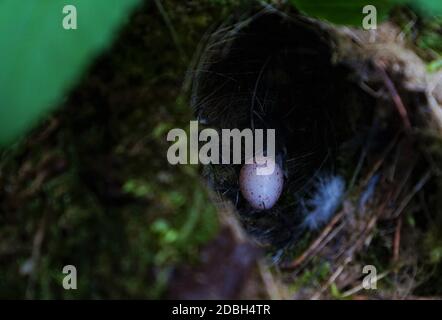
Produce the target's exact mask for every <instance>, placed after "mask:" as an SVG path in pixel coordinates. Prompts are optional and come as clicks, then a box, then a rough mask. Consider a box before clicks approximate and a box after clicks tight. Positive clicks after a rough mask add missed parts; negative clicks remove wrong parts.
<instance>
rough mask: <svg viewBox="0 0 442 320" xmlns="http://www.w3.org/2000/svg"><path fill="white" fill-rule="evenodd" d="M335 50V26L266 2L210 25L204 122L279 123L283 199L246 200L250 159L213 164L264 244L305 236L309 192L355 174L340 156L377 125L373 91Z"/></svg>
mask: <svg viewBox="0 0 442 320" xmlns="http://www.w3.org/2000/svg"><path fill="white" fill-rule="evenodd" d="M332 50H333V49H332V45H331V40H330V39H329V37H328V36H327V34H326V33H325V32H321V31H320V30H318V29H317V28H316V29H315V28H314V27H313V26H312V25H311V24H309V22H308V21H306V20H303V19H302V18H299V17H297V18H296V17H295V18H294V17H289V16H287V15H284V14H282V13H280V12H277V11H268V10H264V11H259V12H257V13H254V14H251V15H249V16H248V17H247V18H244V16H241V17H239V18H238V19H237V20H236V21H235V18H232V21H228V22H226V25H222V26H221V27H220V28H219V29H217V30H216V31H215V32H214V33H212V34H210V36H209V37H208V41H207V44H206V48H205V50H204V52H203V54H202V56H201V60H200V63H199V64H198V67H197V69H196V72H195V82H194V90H193V96H192V105H193V107H194V108H195V113H196V116H197V118H198V120H199V121H200V123H202V124H204V125H206V126H209V127H213V128H216V129H218V130H220V129H223V128H224V129H225V128H229V129H232V128H239V129H244V128H251V129H252V130H253V129H257V128H262V129H269V128H272V129H275V132H276V154H277V159H282V161H281V162H282V167H283V169H284V171H285V175H286V179H285V184H284V191H283V195H282V197H281V199H280V200H279V201H278V203H277V205H275V206H274V207H273V208H271V209H269V210H264V211H257V210H254V209H253V208H251V207H250V206H249V205H248V204H247V201H245V200H244V199H243V197H242V196H241V194H240V192H239V187H238V176H239V170H240V168H241V165H212V166H211V168H210V169H209V170H206V173H207V175H208V177H209V181H210V182H211V184H212V186H213V188H214V189H215V190H216V191H217V192H219V193H220V194H222V195H223V196H225V197H226V198H228V199H230V200H231V201H232V202H233V203H234V204H235V205H236V207H237V209H238V212H239V213H240V217H241V219H242V220H243V222H244V226H245V227H246V229H247V230H248V231H249V232H250V233H252V234H253V235H254V236H255V237H256V238H257V239H259V240H260V241H262V242H263V243H266V244H272V245H275V246H277V247H282V246H285V245H287V244H289V243H291V242H292V241H293V240H296V238H297V237H298V236H299V232H295V231H296V230H297V229H298V228H297V226H298V225H299V224H300V221H301V220H302V218H303V211H305V210H304V209H305V208H303V206H300V204H301V203H302V201H301V199H303V198H305V197H308V196H309V195H310V196H311V195H312V193H314V192H315V191H314V190H312V189H314V188H315V186H316V185H317V181H318V179H320V177H321V176H330V175H335V174H337V173H339V174H343V175H346V174H347V173H351V172H346V171H348V169H349V168H346V167H341V166H340V164H339V162H340V161H342V159H340V157H341V156H342V155H343V154H344V155H345V157H346V158H352V156H353V155H354V156H357V150H358V149H357V147H358V146H360V145H361V144H362V143H364V141H365V140H366V138H367V135H368V134H369V127H370V123H369V121H370V120H369V119H371V118H372V115H371V114H372V113H373V106H374V101H373V98H372V97H371V96H369V95H368V94H366V93H365V92H364V91H362V90H361V89H359V88H358V87H357V86H356V85H355V84H354V83H353V82H351V81H350V80H349V70H348V69H347V68H346V67H345V66H344V65H333V64H332V54H333V52H332ZM356 113H357V114H356ZM355 117H356V119H355Z"/></svg>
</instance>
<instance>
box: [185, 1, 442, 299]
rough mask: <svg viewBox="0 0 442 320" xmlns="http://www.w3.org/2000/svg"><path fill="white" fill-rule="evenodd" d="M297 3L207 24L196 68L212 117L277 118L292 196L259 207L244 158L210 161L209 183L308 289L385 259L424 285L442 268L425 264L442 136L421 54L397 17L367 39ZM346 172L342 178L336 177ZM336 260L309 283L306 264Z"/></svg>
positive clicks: (404, 278) (238, 122)
mask: <svg viewBox="0 0 442 320" xmlns="http://www.w3.org/2000/svg"><path fill="white" fill-rule="evenodd" d="M291 11H292V12H291V13H292V14H291V13H290V10H289V11H285V13H281V12H279V11H278V10H274V9H269V8H265V9H259V10H252V11H251V12H248V13H246V14H239V15H233V16H231V17H230V19H229V20H228V21H225V22H224V23H223V24H222V25H221V26H219V27H218V28H216V29H215V30H214V31H213V30H212V32H211V33H210V34H208V35H207V36H206V37H205V39H204V41H203V45H202V47H203V49H202V50H201V52H200V53H199V54H198V63H196V64H195V65H196V66H195V67H193V71H194V72H192V76H193V78H192V80H193V89H192V97H191V99H192V100H191V104H192V107H193V108H194V112H195V116H196V117H197V119H198V120H199V122H200V124H201V125H204V126H207V127H211V128H215V129H217V130H221V129H225V128H229V129H232V128H239V129H244V128H251V129H252V130H253V129H257V128H263V129H269V128H273V129H275V131H276V140H277V142H276V156H277V160H278V159H279V160H281V161H280V163H281V164H282V167H283V169H284V172H285V181H284V187H283V192H282V195H281V198H280V199H279V200H278V202H277V203H276V205H275V206H274V207H272V208H271V209H268V210H261V211H259V210H256V209H253V208H252V207H251V206H250V205H249V204H248V203H247V201H246V200H245V199H244V198H243V196H242V195H241V192H240V190H239V173H240V169H241V165H222V164H220V165H209V166H206V168H205V170H204V175H205V177H206V179H207V181H208V184H209V186H210V187H211V188H212V189H213V190H214V191H215V194H216V195H217V196H216V197H215V198H216V199H218V201H219V203H220V204H223V203H225V201H226V200H227V201H230V202H231V203H233V205H234V206H235V207H236V212H237V213H238V214H237V216H238V217H239V220H240V221H241V223H242V225H243V226H244V228H245V230H247V232H248V233H249V234H250V235H251V238H252V239H254V241H256V242H257V243H259V245H261V246H264V247H266V248H267V252H269V253H270V256H271V257H272V259H273V262H276V263H277V265H278V266H280V267H281V268H283V269H286V270H288V271H290V272H289V273H288V274H287V277H288V278H289V279H290V281H291V282H292V283H293V281H294V282H295V283H298V284H300V282H299V281H301V282H302V288H303V290H301V291H302V292H300V293H299V295H300V296H299V297H306V296H309V297H311V296H315V297H316V298H318V297H321V296H322V295H323V294H324V292H325V291H326V290H328V289H329V287H330V284H331V283H334V285H337V288H339V290H342V292H347V294H351V293H354V292H352V291H351V289H350V288H351V283H353V281H354V280H355V279H359V278H360V277H361V273H360V270H361V269H362V266H363V265H365V264H367V263H374V261H375V262H376V263H378V264H377V265H378V266H379V265H381V266H383V267H381V269H382V268H384V267H385V269H384V270H383V271H385V272H386V273H385V274H390V272H392V273H393V274H394V277H393V279H391V281H392V283H394V288H395V289H394V290H396V291H395V294H398V295H403V296H405V295H407V294H410V293H412V292H418V291H414V289H416V288H419V286H420V285H422V284H423V283H428V281H431V279H432V277H433V276H432V275H434V274H437V271H436V270H437V268H438V267H434V265H433V266H432V267H431V268H433V269H431V270H432V271H431V272H430V271H429V269H428V268H427V266H428V265H426V262H428V259H430V258H429V256H430V255H431V253H430V252H429V249H428V250H427V249H425V246H427V248H428V242H429V241H430V240H429V238H431V239H433V240H434V238H438V237H439V236H436V234H439V233H438V232H436V233H434V234H433V235H432V236H431V237H430V236H429V230H430V229H436V230H437V229H438V228H439V227H436V226H440V223H439V222H438V221H439V220H440V218H438V217H440V212H439V211H440V209H439V206H438V204H437V200H436V199H437V197H438V195H440V178H439V174H438V172H439V168H438V165H437V163H438V159H440V158H438V157H439V155H437V154H435V153H434V152H433V151H434V150H436V149H435V148H432V147H430V146H431V145H432V144H433V143H436V145H438V146H440V144H439V143H440V139H438V138H436V139H434V137H435V136H437V135H434V130H433V129H432V128H431V125H429V123H430V122H431V120H430V118H431V115H430V113H431V112H430V110H429V107H428V105H429V104H428V101H427V98H428V97H427V95H426V91H425V89H424V88H422V87H419V86H417V87H413V85H410V83H413V81H415V82H418V80H416V79H410V78H409V77H408V76H409V74H412V76H413V77H416V78H418V74H420V71H421V69H420V68H421V65H420V64H421V63H420V62H419V63H415V60H416V61H420V60H419V59H418V58H415V56H414V55H413V54H411V53H409V51H407V49H404V47H401V48H399V47H400V46H401V45H402V44H401V45H397V43H395V42H394V43H393V42H392V41H391V38H394V39H398V36H397V33H395V32H396V31H395V29H394V28H393V27H392V26H391V25H388V24H386V27H385V29H382V31H379V33H380V34H381V36H380V37H379V38H378V39H377V41H378V43H376V44H373V45H371V46H365V44H364V43H363V41H361V37H363V36H364V35H363V34H362V33H360V32H359V31H354V32H353V31H350V32H349V31H348V30H346V31H345V32H342V30H339V31H338V28H335V27H330V26H327V25H326V24H322V23H318V22H315V21H313V20H310V19H307V18H305V17H302V16H300V15H299V14H297V13H296V12H293V10H291ZM287 12H289V13H287ZM358 32H359V33H358ZM359 36H361V37H359ZM395 41H396V40H395ZM367 42H368V41H367ZM379 48H380V49H379ZM398 48H399V49H398ZM404 52H406V54H405V53H404ZM403 57H406V58H403ZM410 57H411V58H410ZM404 59H405V60H404ZM422 65H423V64H422ZM398 66H399V67H398ZM407 68H408V71H407V70H406V69H407ZM410 70H411V72H410ZM407 77H408V78H407ZM407 81H408V85H406V84H404V83H406V82H407ZM410 87H413V88H412V89H410ZM429 132H432V133H429ZM430 136H431V137H432V138H430ZM436 140H437V141H439V142H437V141H436ZM431 150H433V151H431ZM327 177H328V178H327ZM330 177H332V178H330ZM333 177H334V178H333ZM336 177H339V179H342V181H344V185H345V187H344V188H343V190H341V189H339V190H335V189H333V186H332V184H330V183H328V182H327V181H333V179H336ZM327 179H328V180H327ZM340 181H341V180H340ZM333 197H338V198H339V205H337V204H338V200H337V199H335V200H336V201H335V200H333ZM327 208H328V209H327ZM327 210H329V211H331V210H333V211H334V212H333V213H332V212H327ZM309 215H313V217H314V218H315V219H318V220H319V222H321V223H318V226H317V228H306V227H305V221H306V219H308V217H309ZM321 215H322V216H326V217H321ZM321 219H323V220H321ZM425 250H426V251H425ZM324 265H325V266H326V269H327V270H328V271H329V273H328V274H329V275H330V278H324V279H322V280H323V281H324V282H323V283H322V284H318V283H316V285H315V286H316V289H317V287H318V286H319V287H320V288H321V289H320V290H317V291H314V292H313V293H311V294H310V295H308V294H307V295H306V294H305V292H306V290H307V291H308V289H305V288H306V287H308V285H311V284H312V283H308V284H306V283H305V282H303V281H304V280H300V279H304V277H302V276H301V275H302V273H300V272H301V271H302V270H305V268H306V267H307V266H308V267H309V270H310V271H309V272H310V273H308V272H307V273H304V275H306V274H314V275H316V276H318V273H319V274H320V272H321V271H320V270H321V268H323V267H324ZM392 266H394V267H392ZM343 270H346V271H345V272H343ZM351 270H353V271H354V270H358V271H357V272H353V271H351ZM392 270H394V271H392ZM422 270H426V271H425V272H427V273H425V272H424V273H425V274H426V275H425V276H421V275H422V273H420V272H421V271H422ZM378 272H379V271H378ZM418 275H419V276H418ZM319 278H320V277H319ZM433 280H434V279H433ZM315 281H317V280H315ZM321 286H322V287H321ZM346 290H347V291H346ZM417 290H418V289H417ZM430 291H431V290H430ZM437 292H438V291H437V290H435V291H433V292H431V294H434V293H437ZM427 293H428V292H427ZM344 296H345V295H344ZM396 297H397V295H396Z"/></svg>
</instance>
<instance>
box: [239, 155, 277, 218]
mask: <svg viewBox="0 0 442 320" xmlns="http://www.w3.org/2000/svg"><path fill="white" fill-rule="evenodd" d="M263 161H264V158H262V157H261V159H260V158H259V157H258V158H257V161H255V162H254V163H253V164H245V165H244V166H243V167H242V168H241V172H240V176H239V185H240V190H241V193H242V195H243V197H244V198H245V199H246V200H247V201H248V202H249V203H250V205H251V206H252V207H253V208H255V209H258V210H264V209H270V208H272V207H273V206H274V205H275V203H276V201H278V199H279V197H280V196H281V193H282V187H283V185H284V176H283V172H282V169H281V168H280V166H279V165H278V164H277V163H276V162H275V161H274V160H273V159H271V158H269V159H267V161H268V163H267V164H270V165H273V166H274V168H275V169H274V170H273V172H267V173H268V174H261V175H260V174H258V172H259V171H258V169H259V168H261V169H262V168H265V167H266V165H265V164H260V163H262V162H263ZM269 161H270V162H269ZM261 173H262V172H261Z"/></svg>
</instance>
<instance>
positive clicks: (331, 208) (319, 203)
mask: <svg viewBox="0 0 442 320" xmlns="http://www.w3.org/2000/svg"><path fill="white" fill-rule="evenodd" d="M344 193H345V182H344V179H343V178H342V177H340V176H327V177H322V178H319V179H318V181H317V182H316V183H315V186H314V194H313V197H312V198H310V199H308V200H306V201H305V202H304V203H302V204H301V206H302V208H303V212H304V217H305V218H304V221H303V226H304V227H305V228H308V229H310V230H316V229H318V228H319V227H321V226H323V225H324V224H326V223H327V222H328V221H329V220H330V219H331V217H332V216H333V215H334V214H335V212H336V210H337V209H338V207H339V206H340V205H341V202H342V200H343V197H344Z"/></svg>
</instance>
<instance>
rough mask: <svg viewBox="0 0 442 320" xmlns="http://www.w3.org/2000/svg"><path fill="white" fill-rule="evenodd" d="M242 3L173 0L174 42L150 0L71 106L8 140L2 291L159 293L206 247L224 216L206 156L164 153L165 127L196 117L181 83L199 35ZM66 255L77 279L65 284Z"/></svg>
mask: <svg viewBox="0 0 442 320" xmlns="http://www.w3.org/2000/svg"><path fill="white" fill-rule="evenodd" d="M237 5H239V2H238V1H222V2H219V1H209V0H207V1H199V2H198V3H197V2H193V1H192V2H186V3H184V2H182V1H174V0H171V1H165V2H164V11H165V14H166V15H167V18H168V20H169V21H170V23H171V24H172V27H173V30H174V31H175V32H176V36H177V38H176V39H175V40H176V41H175V42H174V41H173V39H172V37H171V29H170V28H168V26H167V25H166V23H165V20H164V19H165V16H164V14H160V13H159V12H158V10H157V8H156V6H154V5H152V4H149V5H146V6H144V7H142V8H141V9H139V10H138V12H137V13H136V14H134V15H133V16H132V17H131V19H130V21H129V23H128V25H127V27H126V28H125V29H124V30H123V31H122V32H121V34H120V36H119V39H118V41H117V42H116V43H115V44H114V46H113V48H112V49H111V50H109V52H107V53H105V54H104V55H103V56H102V57H100V58H99V59H98V60H97V61H96V62H95V63H94V65H93V67H92V68H91V70H89V72H88V73H87V74H86V75H85V76H84V77H83V79H82V81H81V82H80V83H79V85H78V87H77V88H75V90H73V92H72V93H71V94H70V95H69V96H68V97H67V99H66V102H65V104H64V105H63V107H62V108H61V109H60V110H59V111H58V112H55V113H54V114H52V115H51V116H50V117H49V119H48V120H47V121H46V122H45V123H44V124H43V125H41V126H40V127H39V128H37V129H35V130H34V132H33V133H32V134H30V135H29V136H28V137H27V138H26V139H23V141H21V142H19V143H17V144H16V145H14V146H11V147H10V148H8V149H7V150H3V151H2V152H1V161H0V187H1V192H0V198H1V201H0V221H1V228H0V243H1V246H0V257H1V258H0V261H1V268H2V273H1V275H0V296H1V297H9V298H12V297H15V298H23V297H28V298H44V299H51V298H74V299H78V298H158V297H160V296H162V294H163V292H164V289H165V287H166V286H167V282H168V279H169V275H170V273H171V272H172V271H173V269H174V268H175V266H177V265H179V264H180V263H181V261H183V260H185V261H192V260H194V261H195V260H196V259H197V257H198V255H197V252H198V250H199V247H200V246H201V245H203V244H204V243H206V242H207V241H208V240H209V239H211V238H212V237H213V236H214V235H215V234H216V231H217V225H218V217H217V215H216V210H215V208H214V207H213V206H212V205H210V204H208V203H209V200H208V196H207V193H206V190H205V188H204V186H203V184H202V183H201V181H200V178H199V174H198V171H199V168H198V167H195V166H188V167H172V166H170V165H169V164H168V163H167V159H166V151H167V148H168V146H169V145H168V143H167V141H166V138H165V136H166V133H167V131H168V130H169V129H170V128H173V127H183V126H185V124H186V123H187V121H189V119H191V118H192V114H191V110H190V107H189V106H188V105H187V103H186V101H187V97H186V93H185V92H184V93H183V92H182V91H181V88H180V87H181V84H182V81H183V79H184V78H185V75H186V70H187V66H188V63H189V62H190V57H191V56H192V54H193V52H194V50H195V48H196V47H197V44H198V42H199V41H200V38H201V37H202V36H203V34H204V32H206V30H207V29H208V28H209V26H210V25H211V24H212V23H215V22H217V21H218V20H219V19H221V18H222V17H223V16H225V15H226V14H227V13H228V11H229V9H230V8H231V7H232V6H237ZM169 27H170V26H169ZM177 41H178V43H177ZM178 46H180V48H178ZM195 230H198V232H195ZM39 237H41V241H40V240H39ZM68 264H72V265H74V266H76V268H77V273H78V289H77V290H64V289H63V287H62V279H63V277H64V274H62V268H63V266H64V265H68ZM26 267H28V269H26ZM20 270H22V271H21V272H20Z"/></svg>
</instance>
